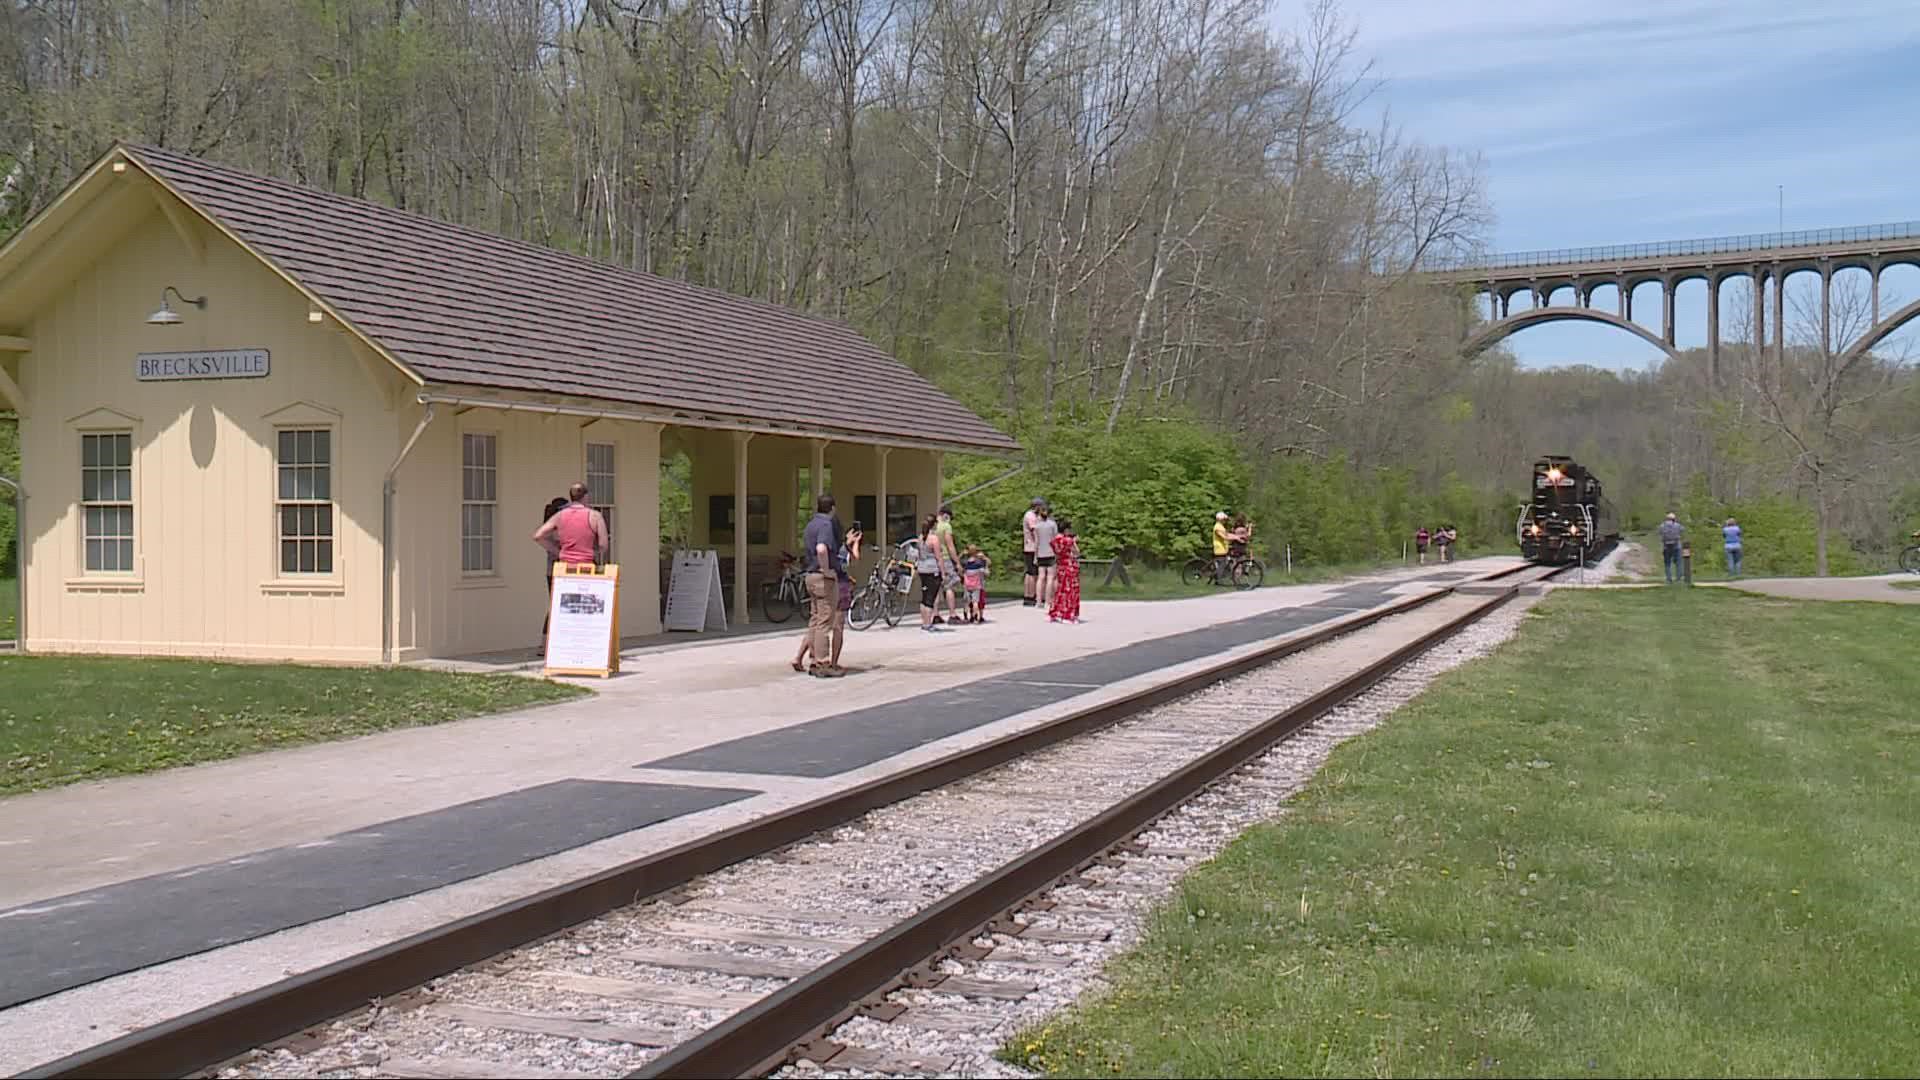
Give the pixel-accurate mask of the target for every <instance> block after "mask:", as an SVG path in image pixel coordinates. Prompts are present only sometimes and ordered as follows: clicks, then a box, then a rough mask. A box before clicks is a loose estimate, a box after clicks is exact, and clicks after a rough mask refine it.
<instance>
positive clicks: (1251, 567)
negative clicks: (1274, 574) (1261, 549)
mask: <svg viewBox="0 0 1920 1080" xmlns="http://www.w3.org/2000/svg"><path fill="white" fill-rule="evenodd" d="M1225 558H1226V559H1227V576H1226V578H1225V579H1224V580H1223V579H1222V578H1221V577H1220V572H1219V568H1218V564H1217V562H1216V560H1214V559H1213V558H1211V557H1208V556H1200V555H1196V556H1194V557H1193V558H1191V559H1188V560H1187V565H1186V566H1184V567H1181V569H1180V581H1181V583H1182V584H1185V585H1189V586H1191V585H1199V584H1202V583H1204V584H1208V585H1227V584H1231V585H1232V586H1233V587H1234V588H1236V589H1242V590H1244V589H1257V588H1259V587H1260V586H1261V584H1262V583H1264V582H1265V581H1266V580H1267V568H1266V566H1265V565H1263V564H1262V563H1261V562H1260V560H1259V559H1256V558H1254V557H1253V556H1251V555H1229V556H1225Z"/></svg>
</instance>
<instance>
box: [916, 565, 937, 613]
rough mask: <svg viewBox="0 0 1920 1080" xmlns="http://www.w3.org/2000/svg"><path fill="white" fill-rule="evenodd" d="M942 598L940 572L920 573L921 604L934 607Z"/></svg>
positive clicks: (925, 606)
mask: <svg viewBox="0 0 1920 1080" xmlns="http://www.w3.org/2000/svg"><path fill="white" fill-rule="evenodd" d="M939 599H940V575H939V573H938V572H935V573H931V574H921V575H920V606H921V607H924V608H930V607H932V606H933V605H934V604H935V603H936V602H937V601H939Z"/></svg>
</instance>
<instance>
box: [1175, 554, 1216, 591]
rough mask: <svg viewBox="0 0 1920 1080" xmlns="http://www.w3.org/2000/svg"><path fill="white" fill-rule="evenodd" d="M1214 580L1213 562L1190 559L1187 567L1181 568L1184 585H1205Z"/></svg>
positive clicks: (1181, 580) (1181, 582) (1181, 581)
mask: <svg viewBox="0 0 1920 1080" xmlns="http://www.w3.org/2000/svg"><path fill="white" fill-rule="evenodd" d="M1212 580H1213V562H1212V561H1211V560H1209V559H1188V560H1187V565H1185V566H1183V567H1181V568H1180V584H1182V585H1187V586H1193V585H1205V584H1207V583H1208V582H1210V581H1212Z"/></svg>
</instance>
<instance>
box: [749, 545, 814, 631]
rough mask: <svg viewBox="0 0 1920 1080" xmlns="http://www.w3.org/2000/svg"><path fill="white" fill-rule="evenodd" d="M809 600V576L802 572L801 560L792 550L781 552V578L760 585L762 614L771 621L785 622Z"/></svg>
mask: <svg viewBox="0 0 1920 1080" xmlns="http://www.w3.org/2000/svg"><path fill="white" fill-rule="evenodd" d="M806 602H807V578H806V575H805V574H802V573H801V572H800V561H799V560H798V559H795V558H794V557H793V553H792V552H788V551H783V552H781V553H780V579H779V580H778V581H768V582H763V583H762V584H761V586H760V614H762V615H765V616H766V617H767V621H768V622H771V623H783V622H786V621H787V620H788V619H791V618H793V613H794V612H795V611H798V610H799V609H800V605H802V604H804V603H806Z"/></svg>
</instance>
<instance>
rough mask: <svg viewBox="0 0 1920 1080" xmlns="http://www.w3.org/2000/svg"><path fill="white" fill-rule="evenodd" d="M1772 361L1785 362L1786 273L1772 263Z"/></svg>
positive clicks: (1776, 264) (1783, 363)
mask: <svg viewBox="0 0 1920 1080" xmlns="http://www.w3.org/2000/svg"><path fill="white" fill-rule="evenodd" d="M1773 362H1774V363H1775V364H1779V365H1782V366H1784V365H1785V364H1786V362H1787V275H1785V274H1783V273H1781V272H1780V264H1779V263H1775V264H1773Z"/></svg>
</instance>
